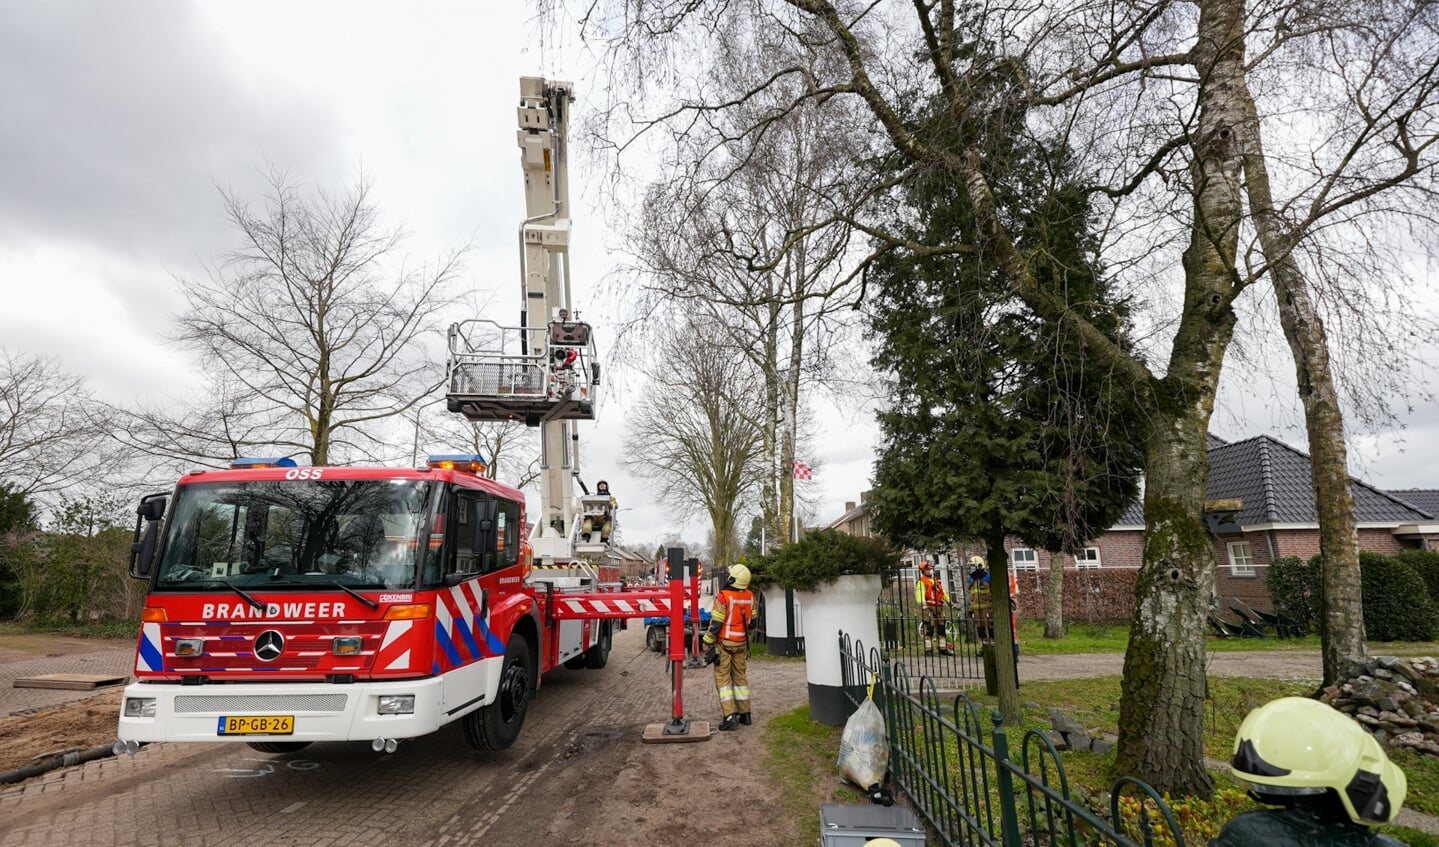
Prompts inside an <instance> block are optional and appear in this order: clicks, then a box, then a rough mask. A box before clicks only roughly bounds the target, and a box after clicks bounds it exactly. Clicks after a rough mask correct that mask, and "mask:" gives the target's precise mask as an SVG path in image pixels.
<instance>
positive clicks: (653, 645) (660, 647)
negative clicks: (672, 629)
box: [645, 623, 665, 653]
mask: <svg viewBox="0 0 1439 847" xmlns="http://www.w3.org/2000/svg"><path fill="white" fill-rule="evenodd" d="M645 646H646V647H648V648H650V652H651V653H663V652H664V651H665V633H664V630H663V629H661V628H660V625H659V624H656V623H652V624H650V628H649V629H647V630H645Z"/></svg>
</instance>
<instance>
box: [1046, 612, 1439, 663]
mask: <svg viewBox="0 0 1439 847" xmlns="http://www.w3.org/2000/svg"><path fill="white" fill-rule="evenodd" d="M1019 644H1020V653H1021V655H1026V656H1070V655H1074V654H1076V653H1123V652H1124V650H1125V648H1126V647H1128V646H1129V625H1128V624H1087V623H1085V624H1074V625H1072V626H1067V627H1065V628H1064V637H1063V638H1045V637H1044V621H1039V620H1025V621H1020V622H1019ZM1319 646H1320V645H1319V636H1318V635H1317V634H1315V635H1306V636H1304V637H1302V638H1219V637H1217V636H1213V635H1211V636H1209V637H1208V638H1207V639H1206V644H1205V649H1206V650H1209V651H1210V652H1213V653H1237V652H1245V651H1249V650H1318V649H1319ZM1369 655H1371V656H1433V655H1439V644H1437V643H1435V642H1432V641H1370V642H1369Z"/></svg>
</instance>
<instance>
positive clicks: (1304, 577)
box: [1264, 556, 1323, 632]
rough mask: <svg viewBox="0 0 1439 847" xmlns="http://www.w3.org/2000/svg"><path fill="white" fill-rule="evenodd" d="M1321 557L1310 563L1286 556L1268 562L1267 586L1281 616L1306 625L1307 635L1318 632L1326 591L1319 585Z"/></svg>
mask: <svg viewBox="0 0 1439 847" xmlns="http://www.w3.org/2000/svg"><path fill="white" fill-rule="evenodd" d="M1319 575H1320V570H1319V557H1318V556H1315V557H1314V558H1312V559H1310V560H1309V561H1307V562H1306V561H1304V560H1302V559H1298V558H1295V557H1293V556H1285V557H1283V558H1280V559H1275V560H1274V561H1272V562H1270V563H1269V567H1268V568H1266V570H1265V574H1264V584H1265V586H1266V587H1267V588H1268V589H1269V596H1270V598H1272V599H1273V601H1274V611H1275V612H1276V613H1278V614H1279V615H1280V616H1281V617H1285V618H1288V619H1290V620H1292V621H1294V622H1295V623H1300V624H1303V625H1304V631H1305V632H1318V631H1319V610H1320V602H1321V600H1322V597H1323V589H1322V588H1321V587H1320V584H1319Z"/></svg>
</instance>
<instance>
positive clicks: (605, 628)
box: [585, 621, 614, 671]
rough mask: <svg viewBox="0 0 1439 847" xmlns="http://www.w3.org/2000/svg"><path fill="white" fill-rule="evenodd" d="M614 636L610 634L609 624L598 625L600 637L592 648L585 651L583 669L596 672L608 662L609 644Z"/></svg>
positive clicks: (607, 622)
mask: <svg viewBox="0 0 1439 847" xmlns="http://www.w3.org/2000/svg"><path fill="white" fill-rule="evenodd" d="M613 640H614V636H612V635H611V634H610V623H609V621H605V622H604V623H602V624H600V637H599V640H598V641H596V642H595V644H594V646H593V647H591V648H590V649H588V650H586V651H585V667H587V668H589V669H590V670H592V671H597V670H599V669H600V668H602V667H604V666H605V665H607V664H609V661H610V644H611V643H612V642H613Z"/></svg>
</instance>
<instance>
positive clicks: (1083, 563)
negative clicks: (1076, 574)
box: [1074, 545, 1104, 571]
mask: <svg viewBox="0 0 1439 847" xmlns="http://www.w3.org/2000/svg"><path fill="white" fill-rule="evenodd" d="M1091 552H1093V553H1094V556H1093V557H1091V556H1090V555H1089V554H1090V553H1091ZM1074 567H1075V568H1076V569H1077V570H1082V571H1093V570H1099V569H1100V568H1102V567H1104V561H1103V559H1102V558H1101V555H1100V552H1099V548H1098V547H1095V546H1094V545H1089V546H1087V547H1085V548H1084V558H1082V559H1081V558H1080V557H1078V556H1075V557H1074Z"/></svg>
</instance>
